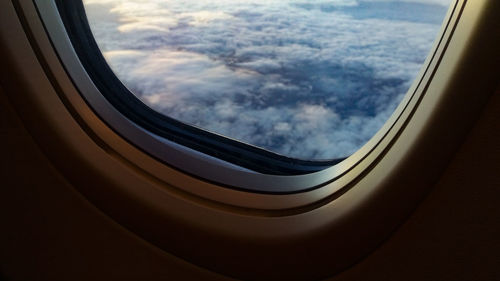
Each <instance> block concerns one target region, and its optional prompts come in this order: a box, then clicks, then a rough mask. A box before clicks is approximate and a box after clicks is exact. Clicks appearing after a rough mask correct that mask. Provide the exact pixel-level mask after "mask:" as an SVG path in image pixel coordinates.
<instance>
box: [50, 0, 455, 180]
mask: <svg viewBox="0 0 500 281" xmlns="http://www.w3.org/2000/svg"><path fill="white" fill-rule="evenodd" d="M450 2H451V0H412V1H402V0H383V1H380V0H365V1H361V0H360V1H355V0H348V1H346V0H335V1H320V0H318V1H297V0H288V1H276V0H273V1H261V0H241V1H225V0H220V1H206V0H204V1H135V0H131V1H120V0H106V1H96V0H83V1H56V4H57V6H58V9H59V12H60V15H61V19H62V20H63V23H64V26H65V28H66V32H67V34H68V35H69V38H70V39H71V41H72V45H73V48H74V49H75V52H76V53H77V55H78V57H79V59H80V61H81V64H82V65H83V67H84V68H85V69H86V72H87V74H88V75H89V76H90V78H91V79H92V82H93V84H94V85H95V87H97V88H98V90H99V92H100V93H101V94H102V95H103V96H104V97H105V98H106V100H107V101H108V102H109V103H110V104H111V105H112V106H113V107H114V108H115V109H116V110H118V111H119V112H120V113H121V114H123V115H124V116H125V117H126V118H127V120H130V121H131V122H133V124H135V125H137V126H138V127H139V128H141V129H144V130H145V131H147V132H149V133H151V134H152V135H153V139H154V141H157V139H158V137H159V139H163V140H165V142H167V143H169V145H171V146H173V147H174V146H175V147H176V149H177V148H178V146H179V145H180V147H181V148H179V149H183V148H182V147H186V148H188V149H191V150H193V151H195V152H194V153H195V154H196V153H201V154H202V155H206V157H207V158H209V159H215V160H214V161H223V162H224V163H229V166H231V165H233V166H231V167H233V168H234V167H236V169H240V170H244V171H248V172H257V173H260V174H269V175H305V174H312V173H315V172H319V171H323V170H325V169H326V168H329V167H331V166H333V165H335V164H338V163H340V162H342V161H343V160H345V159H346V158H347V157H349V156H350V155H352V154H353V153H355V152H356V151H359V149H360V148H361V147H362V146H363V145H365V144H366V143H367V141H369V140H373V136H374V135H375V134H376V133H377V132H379V130H380V128H381V127H382V126H383V125H384V124H386V121H387V120H388V119H389V118H390V117H391V116H392V115H393V114H394V112H395V109H396V108H397V107H398V106H399V105H400V103H401V101H402V100H403V98H404V97H405V94H406V93H407V92H409V91H408V90H409V89H411V87H412V85H413V86H414V85H416V84H418V82H419V79H416V78H418V77H421V75H422V73H423V71H421V69H425V66H426V65H425V61H426V58H428V57H430V56H432V52H431V50H432V47H433V46H434V45H435V44H434V42H435V41H436V37H437V35H438V31H439V30H440V29H441V26H442V23H443V19H444V18H445V15H446V12H447V11H448V6H449V4H450ZM436 42H437V41H436ZM429 54H431V55H429ZM419 73H420V76H419ZM410 92H411V91H410ZM410 94H412V93H410ZM87 99H88V100H92V98H87ZM89 103H90V104H91V105H92V102H91V101H89ZM98 111H99V110H98ZM108 111H109V110H108ZM101 112H102V111H101ZM98 113H99V112H98ZM135 125H134V126H135ZM117 130H118V129H117ZM141 134H142V132H141ZM126 138H128V137H127V136H126ZM132 142H133V143H136V141H133V140H132ZM140 142H142V143H150V142H151V141H149V140H146V141H144V138H142V139H141V140H140ZM139 146H141V148H143V149H145V150H146V151H147V152H148V153H150V154H153V156H155V155H156V153H157V151H161V150H162V149H161V148H156V147H155V148H151V147H144V146H143V145H139ZM147 146H149V145H147ZM365 146H366V145H365ZM190 153H191V152H190ZM196 157H205V156H199V155H197V156H196ZM159 158H162V157H159ZM170 158H172V157H170ZM162 160H163V158H162ZM167 162H168V161H167ZM181 162H186V161H185V160H182V161H181ZM169 163H170V162H169ZM183 164H185V163H181V165H183ZM173 165H174V166H176V165H175V164H173ZM185 166H193V165H188V164H185ZM180 169H181V170H183V169H184V168H183V167H180ZM189 169H190V167H189ZM193 174H196V172H194V173H193ZM207 174H208V172H207ZM212 174H213V173H210V175H212ZM330 178H331V177H330ZM318 184H320V183H319V180H318V182H315V183H314V185H318ZM310 187H311V186H309V187H308V188H310Z"/></svg>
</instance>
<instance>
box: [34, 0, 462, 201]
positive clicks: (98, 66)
mask: <svg viewBox="0 0 500 281" xmlns="http://www.w3.org/2000/svg"><path fill="white" fill-rule="evenodd" d="M34 2H35V3H36V5H37V7H38V12H39V14H40V16H41V18H42V21H43V24H44V25H45V28H46V30H47V33H48V34H49V35H50V38H51V41H52V44H53V46H54V48H55V49H56V50H57V53H58V56H59V57H60V60H61V61H62V62H63V64H64V66H65V68H66V71H67V72H68V73H69V75H70V77H71V78H72V80H73V82H74V84H75V85H76V87H77V88H78V90H79V92H80V93H81V94H82V95H83V97H84V99H85V101H86V102H87V103H88V104H89V105H90V107H91V108H92V109H93V110H94V111H95V113H96V114H97V115H98V116H99V117H101V118H102V120H103V121H104V122H105V123H107V124H108V125H109V126H110V127H111V128H112V129H113V130H114V131H115V132H116V133H117V134H119V135H121V136H123V137H124V138H125V139H127V140H128V141H130V142H131V143H132V144H134V145H135V146H136V147H138V148H139V149H140V150H143V151H145V152H146V153H148V154H149V155H151V156H152V157H154V158H156V159H158V160H160V161H161V162H162V163H164V164H167V165H169V166H170V167H172V168H174V169H178V170H180V171H182V172H184V173H187V174H189V175H191V176H195V177H199V178H201V179H204V180H206V181H208V182H211V183H214V184H216V185H219V186H225V187H229V188H233V189H237V190H245V191H253V192H257V193H266V194H293V193H299V192H307V191H311V190H314V189H319V188H324V187H325V186H328V185H330V186H331V185H332V183H334V182H335V181H337V179H339V178H341V177H342V176H344V175H345V174H347V173H348V172H349V171H350V170H352V169H353V168H354V167H356V166H357V165H359V164H360V163H361V162H363V161H364V159H366V158H371V159H372V160H371V161H374V160H373V159H376V158H377V157H379V156H380V155H381V153H382V152H383V150H384V149H387V148H388V146H389V144H390V142H391V141H392V139H393V138H395V137H396V136H397V134H398V132H399V131H400V130H402V129H403V128H404V126H405V122H406V120H407V119H408V117H409V116H411V114H412V113H411V112H412V111H413V110H414V108H415V107H416V106H417V105H418V103H419V100H420V99H421V98H422V96H423V95H424V93H425V89H426V87H427V85H428V83H429V81H430V80H432V76H433V71H434V69H435V68H436V67H437V66H438V65H439V61H440V55H441V53H442V52H443V50H444V49H445V48H446V41H447V38H448V37H449V36H450V34H451V31H450V29H451V28H449V27H450V23H451V22H452V21H453V20H454V19H453V15H454V14H455V15H456V13H454V11H456V9H457V2H455V3H453V4H452V5H451V7H450V8H449V11H448V14H447V16H446V17H445V19H444V24H443V27H442V30H441V32H440V34H441V36H440V37H439V38H438V39H437V40H436V42H435V44H434V46H433V48H432V49H431V52H430V55H429V56H428V58H427V60H426V61H425V63H424V67H423V68H422V70H421V72H420V73H419V75H418V76H417V78H416V79H415V81H414V83H413V85H412V86H411V87H410V89H409V90H408V92H407V94H406V96H405V98H404V99H403V100H402V102H401V103H400V105H399V106H398V107H397V109H396V110H395V111H394V113H393V114H392V116H391V117H390V118H389V119H388V120H387V122H386V123H385V125H384V126H383V127H382V128H381V129H380V130H379V131H378V133H377V134H375V136H373V137H372V138H371V139H370V140H369V141H368V142H367V143H366V144H365V145H364V146H363V147H362V148H360V149H359V150H358V151H357V152H356V153H354V154H353V155H351V156H350V157H348V158H347V159H345V160H344V161H342V160H343V159H338V160H332V161H325V162H319V161H303V160H298V159H292V158H288V157H284V156H280V155H278V154H274V153H272V152H268V151H265V150H262V149H259V148H256V147H253V146H250V145H247V144H243V143H240V142H238V141H234V140H231V139H228V138H226V137H222V136H218V135H216V134H213V133H210V132H206V131H204V130H200V129H198V128H195V127H192V126H189V125H185V124H183V123H182V122H178V121H176V120H174V119H172V118H168V117H166V116H164V115H162V114H160V113H157V112H155V111H154V110H152V109H150V108H149V107H147V106H146V105H144V104H142V102H140V101H139V100H138V99H137V98H135V97H133V94H132V93H130V92H129V91H128V90H127V89H126V87H125V86H123V84H122V83H121V82H120V81H119V80H118V78H116V76H114V74H113V72H112V71H111V69H110V68H109V66H108V65H107V64H106V62H105V59H104V57H103V56H102V54H101V53H100V50H99V48H98V46H97V44H96V42H95V40H94V39H93V36H92V34H91V31H90V28H89V26H88V23H87V21H86V16H85V11H84V8H83V3H81V1H40V0H35V1H34ZM75 3H77V4H75ZM60 11H64V12H63V13H62V14H61V16H62V21H61V16H60V15H59V13H60ZM53 19H57V20H53ZM108 82H111V83H112V84H111V85H106V83H108ZM135 112H138V113H137V114H135ZM124 113H130V114H124ZM148 118H149V119H148ZM160 125H161V126H163V125H164V126H163V127H159V126H160ZM177 143H180V145H179V144H177ZM221 160H222V161H221ZM226 160H228V161H229V163H228V162H227V161H226ZM339 162H340V163H339ZM238 166H243V167H244V168H243V169H242V168H241V167H238ZM245 168H250V169H251V170H254V171H258V172H264V174H262V173H256V172H253V171H251V170H247V169H245ZM314 171H315V172H314ZM269 173H270V174H269ZM273 173H274V174H273ZM303 173H307V174H303ZM276 174H277V175H276ZM280 174H281V175H280ZM350 174H353V173H352V172H351V173H350ZM333 185H335V186H336V187H335V188H333V189H332V188H331V187H330V188H328V189H331V191H330V193H333V192H336V191H339V190H340V189H341V187H339V186H338V184H333Z"/></svg>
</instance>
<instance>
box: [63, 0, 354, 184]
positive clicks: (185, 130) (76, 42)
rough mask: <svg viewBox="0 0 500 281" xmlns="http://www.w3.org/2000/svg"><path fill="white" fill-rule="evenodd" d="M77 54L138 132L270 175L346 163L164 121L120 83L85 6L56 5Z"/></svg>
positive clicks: (166, 118) (297, 172) (94, 80)
mask: <svg viewBox="0 0 500 281" xmlns="http://www.w3.org/2000/svg"><path fill="white" fill-rule="evenodd" d="M56 4H57V7H58V11H59V14H60V16H61V19H62V21H63V23H64V26H65V29H66V32H67V33H68V36H69V38H70V40H71V43H72V45H73V48H74V50H75V52H76V53H77V55H78V57H79V59H80V62H81V63H82V65H83V67H84V68H85V70H86V72H87V74H88V75H89V77H90V78H91V79H92V81H93V82H94V84H95V86H96V87H97V88H98V89H99V91H100V92H101V94H102V95H103V96H104V97H105V98H106V100H108V102H109V103H111V104H112V105H113V106H114V107H115V108H116V109H117V110H118V111H119V112H120V113H121V114H123V115H124V116H125V117H127V118H128V119H129V120H131V121H132V122H134V123H135V124H137V125H138V126H140V127H142V128H144V129H146V130H148V131H149V132H151V133H153V134H155V135H158V136H161V137H163V138H165V139H168V140H170V141H173V142H175V143H178V144H181V145H183V146H186V147H189V148H191V149H194V150H197V151H200V152H202V153H205V154H207V155H210V156H213V157H216V158H219V159H222V160H224V161H227V162H230V163H233V164H235V165H238V166H241V167H244V168H247V169H250V170H253V171H256V172H259V173H264V174H271V175H301V174H308V173H313V172H317V171H320V170H323V169H325V168H328V167H330V166H332V165H335V164H337V163H339V162H341V161H342V160H344V159H345V158H341V159H333V160H324V161H323V160H322V161H312V160H302V159H296V158H290V157H286V156H284V155H280V154H277V153H273V152H271V151H268V150H265V149H261V148H258V147H255V146H252V145H248V144H245V143H242V142H239V141H236V140H232V139H229V138H226V137H223V136H220V135H217V134H214V133H211V132H208V131H205V130H202V129H199V128H196V127H193V126H191V125H188V124H185V123H183V122H180V121H178V120H176V119H173V118H171V117H168V116H166V115H163V114H161V113H159V112H157V111H155V110H153V109H151V108H150V107H148V106H147V105H145V104H144V103H143V102H142V101H140V100H139V99H138V98H137V97H136V96H135V95H134V94H133V93H131V92H130V91H129V90H128V89H127V88H126V87H125V86H124V85H123V83H122V82H121V81H120V79H118V77H116V75H115V74H114V72H113V71H112V70H111V68H110V66H109V65H108V64H107V62H106V60H105V58H104V56H103V55H102V53H101V51H100V49H99V47H98V45H97V42H96V41H95V39H94V36H93V34H92V31H91V29H90V26H89V23H88V20H87V16H86V14H85V8H84V5H83V2H82V1H64V0H56Z"/></svg>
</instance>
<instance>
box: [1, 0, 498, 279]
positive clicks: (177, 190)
mask: <svg viewBox="0 0 500 281" xmlns="http://www.w3.org/2000/svg"><path fill="white" fill-rule="evenodd" d="M47 3H49V1H47ZM49 4H50V3H49ZM0 7H1V9H0V21H1V22H2V24H3V23H5V26H9V29H2V31H1V32H0V51H2V53H3V54H5V62H4V66H2V67H0V70H1V71H2V75H1V76H0V79H2V80H1V81H0V82H1V83H2V87H5V88H6V90H7V91H6V92H7V93H8V95H9V96H8V98H9V100H11V101H12V104H13V106H14V107H15V109H16V110H17V111H18V113H19V116H20V117H21V118H22V120H23V122H24V124H25V126H26V128H27V129H28V131H29V133H30V134H31V135H32V136H33V138H34V140H35V141H36V142H37V143H38V145H39V147H40V148H41V150H42V151H43V152H44V154H45V155H46V157H47V158H48V159H49V160H50V162H51V163H52V164H53V166H54V168H55V169H56V170H57V171H58V172H59V173H60V174H61V176H63V177H64V178H65V179H66V180H67V181H68V183H70V184H71V185H73V186H74V187H75V189H76V190H77V191H79V192H80V193H81V194H82V195H83V196H84V198H86V199H88V202H90V203H92V204H93V205H94V206H96V207H97V208H99V209H100V210H101V211H102V212H103V213H104V214H105V215H107V216H109V217H110V218H112V219H113V220H114V221H116V222H117V223H119V224H120V225H122V226H124V227H125V228H127V229H128V230H130V231H131V232H132V233H134V234H136V235H138V237H140V238H142V239H144V240H145V241H147V242H149V243H151V244H152V245H154V246H156V247H158V248H160V249H162V250H164V251H166V252H168V253H170V254H173V255H175V256H177V257H180V258H182V259H184V260H186V261H188V262H191V263H194V264H196V265H199V266H201V267H203V268H206V269H209V270H212V271H215V272H219V273H222V274H224V275H227V276H232V277H237V278H244V279H259V280H263V279H268V280H276V279H278V278H282V279H286V280H294V279H319V278H324V277H326V276H329V275H331V274H334V273H337V272H339V271H341V270H343V269H345V268H347V267H348V266H350V265H352V264H353V263H355V262H356V261H358V260H360V259H361V258H362V257H363V256H364V255H367V254H368V253H370V251H372V250H373V249H375V248H376V247H377V246H379V245H380V243H381V242H382V241H383V240H384V239H385V238H387V237H388V235H390V233H391V232H392V231H394V229H396V228H397V226H398V225H400V224H401V223H402V222H403V221H404V219H405V218H407V217H408V216H409V214H411V212H412V210H413V209H414V208H415V207H416V206H417V205H418V203H419V202H420V200H421V199H422V198H423V197H424V196H425V195H426V193H427V192H428V191H429V190H430V189H431V188H432V185H433V184H434V182H435V181H436V180H437V179H438V178H439V175H440V174H441V172H442V171H443V170H444V169H445V168H446V166H447V164H448V161H449V160H450V159H451V157H453V155H454V152H455V150H456V149H457V148H458V147H459V146H460V144H461V141H462V140H463V139H464V137H465V136H466V135H467V132H468V130H469V128H471V126H472V125H473V124H474V121H475V118H477V116H478V115H479V114H480V112H481V110H482V108H483V105H484V104H485V103H486V102H487V101H488V98H489V96H490V95H491V94H492V93H494V91H495V89H498V86H499V85H498V73H499V72H498V71H499V70H500V61H499V60H498V59H492V57H493V58H495V57H496V58H498V54H497V50H498V45H499V42H498V41H496V40H495V38H494V36H491V34H498V31H499V25H498V21H497V15H498V12H499V11H500V2H498V1H495V0H478V1H465V0H458V1H457V9H456V13H453V14H452V15H451V18H450V27H451V28H449V29H447V30H446V32H445V34H444V37H443V38H446V40H445V42H446V44H445V45H443V46H442V47H443V48H442V49H439V50H438V52H437V53H436V55H437V57H439V60H438V61H439V64H437V62H435V63H436V64H434V65H431V66H430V69H432V71H431V73H426V78H424V80H423V81H424V82H425V87H424V88H423V89H420V91H421V92H420V98H419V99H418V100H415V99H412V100H410V101H409V102H408V105H407V107H406V108H411V109H412V110H404V114H403V115H402V116H401V117H400V118H399V119H397V121H396V122H395V123H394V124H393V126H392V128H397V130H392V129H391V130H390V133H389V134H388V136H391V137H384V138H382V139H381V141H380V143H378V144H377V146H376V147H375V148H374V149H373V150H372V151H370V153H369V154H367V155H366V157H364V158H363V159H362V160H360V162H358V163H353V164H355V165H353V166H352V167H350V168H349V169H347V171H346V172H345V173H343V174H341V175H340V176H339V177H338V178H337V179H336V180H334V181H332V182H330V183H328V184H326V185H324V186H321V187H319V188H316V189H313V190H309V191H302V192H298V193H292V194H265V193H257V192H246V191H242V190H236V189H229V188H223V186H221V185H219V184H215V183H213V182H210V181H207V180H205V179H201V178H199V177H194V176H191V175H189V174H186V173H184V172H181V171H179V170H177V169H174V168H171V167H169V166H167V165H165V164H163V163H161V162H160V161H158V160H157V159H155V158H152V157H151V156H150V155H148V154H147V153H144V152H143V151H141V150H139V149H137V147H135V146H133V145H132V144H130V143H129V142H128V141H127V140H125V139H124V138H123V137H122V136H120V135H118V134H117V133H116V132H115V131H114V130H112V129H111V128H110V127H109V126H108V124H106V123H104V122H103V121H102V120H101V119H100V118H99V116H97V115H96V114H95V112H94V111H93V110H92V109H91V108H89V106H88V104H87V103H86V102H85V100H84V99H83V98H82V96H81V95H80V93H79V89H78V88H77V87H75V84H74V83H77V82H78V81H72V80H71V78H72V77H70V76H69V75H68V72H67V71H69V70H70V69H68V66H67V65H66V66H64V65H63V64H62V63H61V61H60V57H58V53H57V52H56V51H55V48H54V46H53V45H52V43H51V41H50V40H49V37H48V35H47V33H46V31H45V30H44V27H43V25H42V24H41V20H40V18H39V16H38V12H37V10H36V8H35V6H34V3H33V2H32V1H31V0H13V1H12V2H10V1H4V2H0ZM47 20H48V21H53V22H54V24H55V25H57V24H60V20H59V19H58V18H57V17H55V18H48V19H47ZM59 39H60V40H62V41H67V42H69V39H68V38H66V37H61V38H59ZM59 55H60V54H59ZM61 59H63V60H64V58H63V56H62V55H61ZM472 66H474V67H472ZM65 67H66V69H65ZM75 67H76V66H75ZM475 67H481V68H482V69H483V71H481V72H478V71H475ZM5 69H7V71H5ZM427 75H428V76H427ZM76 78H78V77H76ZM80 78H81V79H85V78H84V77H80ZM406 98H408V96H407V97H406ZM452 122H453V123H457V122H459V123H460V124H461V126H449V124H450V123H452ZM386 126H387V124H386ZM348 161H351V160H350V159H349V158H348V159H346V160H345V161H344V162H342V163H340V164H339V165H340V166H341V165H343V163H346V162H348ZM193 163H194V165H196V164H197V162H196V161H195V162H193ZM339 165H336V166H334V167H333V168H335V167H337V166H339ZM208 169H210V168H209V167H208ZM212 171H214V172H217V168H215V167H213V168H212ZM330 172H331V171H330ZM333 174H334V173H333V172H331V174H325V177H326V178H327V180H331V179H332V175H333ZM243 175H244V173H242V177H244V176H243ZM294 177H297V178H296V179H301V178H300V177H302V176H286V177H283V176H282V177H279V176H276V178H274V177H261V179H260V180H258V181H256V182H253V183H252V184H254V185H257V186H258V185H259V184H262V186H265V185H266V182H265V181H266V180H274V179H283V181H281V182H280V183H281V184H284V185H286V184H287V180H286V179H287V178H294ZM302 179H303V180H304V181H307V178H302ZM310 180H311V181H313V182H314V181H315V179H314V178H310ZM306 184H307V183H306ZM301 266H304V267H307V268H308V269H309V270H308V271H307V272H304V271H303V270H302V267H301Z"/></svg>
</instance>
